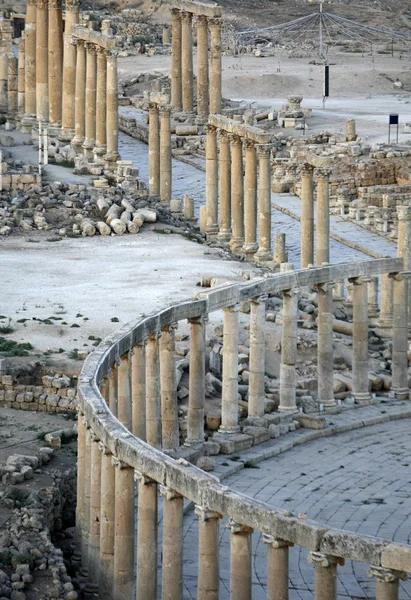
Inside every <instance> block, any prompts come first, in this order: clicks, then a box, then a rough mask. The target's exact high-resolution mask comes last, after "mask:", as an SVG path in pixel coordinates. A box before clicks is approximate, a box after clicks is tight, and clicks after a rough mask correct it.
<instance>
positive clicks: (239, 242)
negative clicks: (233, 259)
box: [229, 236, 244, 253]
mask: <svg viewBox="0 0 411 600" xmlns="http://www.w3.org/2000/svg"><path fill="white" fill-rule="evenodd" d="M229 245H230V250H231V252H234V253H236V252H241V249H242V247H243V246H244V238H239V237H233V236H232V237H231V240H230V244H229Z"/></svg>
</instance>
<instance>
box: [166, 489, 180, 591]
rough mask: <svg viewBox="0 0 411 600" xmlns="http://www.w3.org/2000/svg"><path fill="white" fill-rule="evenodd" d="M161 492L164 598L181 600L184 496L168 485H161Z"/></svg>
mask: <svg viewBox="0 0 411 600" xmlns="http://www.w3.org/2000/svg"><path fill="white" fill-rule="evenodd" d="M160 492H161V494H162V495H163V561H162V563H163V564H162V566H163V569H162V571H163V572H162V588H163V594H162V600H181V599H182V597H183V508H184V498H183V497H182V496H180V494H177V492H175V491H174V490H172V489H170V488H167V487H163V486H161V487H160Z"/></svg>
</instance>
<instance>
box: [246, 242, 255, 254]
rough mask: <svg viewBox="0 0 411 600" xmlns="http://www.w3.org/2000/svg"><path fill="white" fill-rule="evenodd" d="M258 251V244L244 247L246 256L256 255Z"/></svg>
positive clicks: (249, 244)
mask: <svg viewBox="0 0 411 600" xmlns="http://www.w3.org/2000/svg"><path fill="white" fill-rule="evenodd" d="M257 250H258V247H257V244H256V243H245V244H244V246H243V247H242V251H243V252H244V254H255V253H256V252H257Z"/></svg>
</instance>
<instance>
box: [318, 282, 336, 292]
mask: <svg viewBox="0 0 411 600" xmlns="http://www.w3.org/2000/svg"><path fill="white" fill-rule="evenodd" d="M313 287H314V288H315V289H316V290H317V291H318V292H323V293H324V294H326V293H327V292H329V291H332V290H333V288H335V282H334V281H328V282H327V283H316V284H315V285H313Z"/></svg>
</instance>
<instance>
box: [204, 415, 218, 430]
mask: <svg viewBox="0 0 411 600" xmlns="http://www.w3.org/2000/svg"><path fill="white" fill-rule="evenodd" d="M220 425H221V415H216V414H211V415H206V426H207V429H210V430H211V431H218V430H219V428H220Z"/></svg>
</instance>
